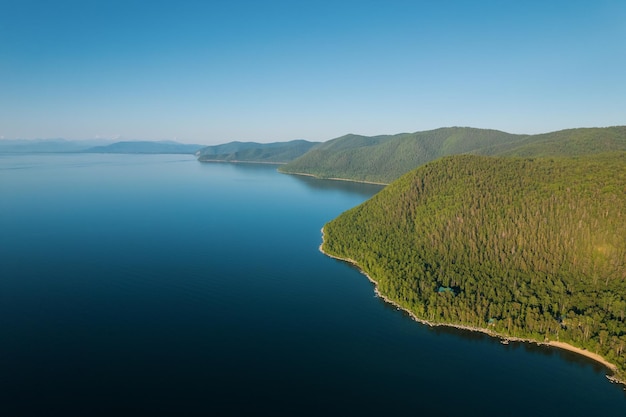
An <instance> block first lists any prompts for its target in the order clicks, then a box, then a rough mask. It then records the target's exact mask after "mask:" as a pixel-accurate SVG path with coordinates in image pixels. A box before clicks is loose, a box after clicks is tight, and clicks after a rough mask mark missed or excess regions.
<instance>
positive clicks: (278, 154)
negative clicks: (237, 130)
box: [196, 140, 317, 163]
mask: <svg viewBox="0 0 626 417" xmlns="http://www.w3.org/2000/svg"><path fill="white" fill-rule="evenodd" d="M315 145H317V142H308V141H306V140H293V141H290V142H275V143H256V142H230V143H225V144H222V145H215V146H207V147H205V148H202V149H200V150H199V151H198V152H197V153H196V155H197V156H198V160H199V161H200V162H265V163H286V162H289V161H292V160H294V159H296V158H298V157H299V156H302V155H303V154H305V153H306V152H307V151H308V150H309V149H311V148H312V147H313V146H315Z"/></svg>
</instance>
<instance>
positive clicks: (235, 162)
mask: <svg viewBox="0 0 626 417" xmlns="http://www.w3.org/2000/svg"><path fill="white" fill-rule="evenodd" d="M197 160H198V162H210V163H213V162H220V163H224V164H265V165H286V164H287V162H265V161H241V160H239V159H233V160H230V161H226V160H224V159H203V160H200V159H197Z"/></svg>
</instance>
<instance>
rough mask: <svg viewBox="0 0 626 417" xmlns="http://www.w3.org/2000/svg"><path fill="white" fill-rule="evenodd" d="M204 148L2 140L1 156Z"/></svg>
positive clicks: (187, 151) (193, 149)
mask: <svg viewBox="0 0 626 417" xmlns="http://www.w3.org/2000/svg"><path fill="white" fill-rule="evenodd" d="M203 146H204V145H195V144H184V143H179V142H174V141H122V142H115V141H113V140H110V139H101V140H66V139H33V140H26V139H3V140H0V153H65V152H82V153H141V154H194V153H195V152H196V151H198V150H199V149H200V148H202V147H203Z"/></svg>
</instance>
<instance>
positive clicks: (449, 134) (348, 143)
mask: <svg viewBox="0 0 626 417" xmlns="http://www.w3.org/2000/svg"><path fill="white" fill-rule="evenodd" d="M614 150H622V151H624V150H626V127H624V126H620V127H610V128H592V129H569V130H562V131H558V132H552V133H546V134H541V135H514V134H510V133H506V132H501V131H497V130H487V129H474V128H467V127H452V128H441V129H436V130H430V131H425V132H416V133H403V134H398V135H391V136H375V137H366V136H357V135H347V136H343V137H340V138H337V139H333V140H330V141H328V142H326V143H323V144H321V145H319V146H317V147H315V148H313V149H312V150H311V151H309V152H307V153H306V154H305V155H303V156H302V157H300V158H298V159H296V160H295V161H293V162H291V163H289V164H287V165H285V166H284V167H281V168H280V171H281V172H285V173H302V174H309V175H314V176H317V177H320V178H344V179H352V180H357V181H373V182H383V183H389V182H391V181H393V180H395V179H397V178H399V177H400V176H401V175H402V174H404V173H406V172H408V171H410V170H412V169H414V168H416V167H418V166H420V165H422V164H425V163H426V162H429V161H432V160H435V159H437V158H440V157H442V156H448V155H457V154H466V153H473V154H485V155H507V156H574V155H584V154H589V153H600V152H607V151H614Z"/></svg>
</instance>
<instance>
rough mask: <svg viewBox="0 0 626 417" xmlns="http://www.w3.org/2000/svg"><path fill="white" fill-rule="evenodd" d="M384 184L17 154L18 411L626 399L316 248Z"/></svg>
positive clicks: (13, 179) (533, 409)
mask: <svg viewBox="0 0 626 417" xmlns="http://www.w3.org/2000/svg"><path fill="white" fill-rule="evenodd" d="M379 189H380V187H377V186H373V185H367V184H355V183H347V182H339V181H335V182H333V181H320V180H315V179H312V178H307V177H297V176H288V175H282V174H279V173H277V172H276V167H273V166H265V165H231V164H201V163H198V162H197V161H195V159H194V158H193V157H189V156H180V155H166V156H154V155H78V154H76V155H72V154H57V155H0V190H1V199H0V230H1V231H2V233H1V235H0V268H1V269H0V334H1V335H2V338H1V343H0V411H4V412H3V413H2V414H3V415H19V414H40V415H52V414H65V415H98V414H101V415H112V414H114V415H138V414H142V415H174V414H185V413H186V414H197V415H206V414H209V413H214V414H219V415H250V414H253V415H320V414H325V415H345V414H361V415H373V414H381V413H384V414H391V413H394V414H395V413H402V414H406V415H469V414H471V413H474V414H476V415H485V416H488V415H510V416H516V415H519V416H522V415H524V416H526V415H570V416H578V415H580V416H583V415H603V416H611V415H619V416H621V415H624V413H625V412H626V396H625V395H624V391H623V390H622V388H621V387H619V386H615V385H612V384H610V383H608V382H607V380H606V378H605V377H604V369H603V368H602V367H601V366H600V365H597V364H595V363H594V362H591V361H589V360H587V359H585V358H581V357H579V356H577V355H574V354H572V353H567V352H562V351H558V350H555V349H548V348H545V347H538V346H533V345H525V344H517V343H511V344H510V345H507V346H504V345H502V344H500V343H499V342H498V341H497V340H494V339H491V338H489V337H487V336H484V335H480V334H474V333H469V332H464V331H459V330H455V329H445V328H437V329H431V328H428V327H425V326H422V325H419V324H417V323H416V322H414V321H412V320H411V319H410V318H408V317H407V316H406V314H404V313H402V312H401V311H397V310H396V309H395V308H394V307H391V306H389V305H388V304H385V303H384V302H382V301H381V300H380V299H378V298H375V297H374V293H373V288H372V285H371V284H370V283H369V281H368V280H367V279H366V278H365V277H363V276H362V275H361V274H360V273H359V272H358V271H357V270H355V269H354V268H352V267H351V266H349V265H347V264H345V263H342V262H339V261H336V260H333V259H330V258H327V257H325V256H323V255H322V254H321V253H320V252H319V251H318V246H319V244H320V239H321V236H320V229H321V227H322V225H323V224H324V223H325V222H327V221H329V220H331V219H332V218H334V217H336V216H337V215H338V214H339V213H341V212H342V211H344V210H347V209H349V208H351V207H353V206H355V205H357V204H359V203H360V202H362V201H364V200H365V199H367V198H368V197H369V196H371V195H373V194H374V193H375V192H376V191H377V190H379Z"/></svg>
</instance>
